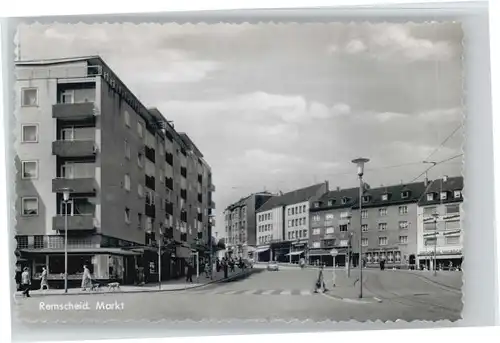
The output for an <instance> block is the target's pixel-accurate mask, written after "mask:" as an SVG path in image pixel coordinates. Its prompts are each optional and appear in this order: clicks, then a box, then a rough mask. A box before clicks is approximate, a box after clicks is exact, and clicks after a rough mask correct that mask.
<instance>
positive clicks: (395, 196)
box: [353, 182, 426, 208]
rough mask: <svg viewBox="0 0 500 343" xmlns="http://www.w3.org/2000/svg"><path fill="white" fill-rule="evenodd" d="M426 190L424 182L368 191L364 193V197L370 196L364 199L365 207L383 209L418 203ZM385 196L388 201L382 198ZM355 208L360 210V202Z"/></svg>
mask: <svg viewBox="0 0 500 343" xmlns="http://www.w3.org/2000/svg"><path fill="white" fill-rule="evenodd" d="M425 188H426V187H425V183H424V182H414V183H409V184H399V185H392V186H385V187H378V188H371V189H367V190H365V192H364V193H363V196H368V198H365V199H364V200H365V201H364V202H363V207H367V208H368V207H383V206H391V205H399V204H406V203H416V202H418V201H419V199H421V198H422V194H423V193H424V192H425ZM385 194H386V195H387V200H383V198H382V196H383V195H385ZM405 196H406V197H405ZM353 208H359V200H358V202H357V203H356V205H355V206H353Z"/></svg>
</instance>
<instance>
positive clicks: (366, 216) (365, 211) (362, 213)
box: [361, 210, 368, 219]
mask: <svg viewBox="0 0 500 343" xmlns="http://www.w3.org/2000/svg"><path fill="white" fill-rule="evenodd" d="M361 218H363V219H366V218H368V210H361Z"/></svg>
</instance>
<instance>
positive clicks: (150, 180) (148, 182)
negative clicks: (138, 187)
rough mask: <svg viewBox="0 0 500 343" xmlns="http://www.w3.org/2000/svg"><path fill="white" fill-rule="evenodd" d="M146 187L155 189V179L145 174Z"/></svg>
mask: <svg viewBox="0 0 500 343" xmlns="http://www.w3.org/2000/svg"><path fill="white" fill-rule="evenodd" d="M145 182H146V187H147V188H149V189H152V190H153V191H154V190H156V180H155V177H154V176H149V175H146V181H145Z"/></svg>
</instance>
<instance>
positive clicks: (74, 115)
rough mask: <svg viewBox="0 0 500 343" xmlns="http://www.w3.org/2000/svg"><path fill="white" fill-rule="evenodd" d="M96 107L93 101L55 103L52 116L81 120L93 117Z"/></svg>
mask: <svg viewBox="0 0 500 343" xmlns="http://www.w3.org/2000/svg"><path fill="white" fill-rule="evenodd" d="M95 115H96V109H95V106H94V103H93V102H82V103H71V104H55V105H52V118H56V119H64V120H80V119H87V118H93V117H94V116H95Z"/></svg>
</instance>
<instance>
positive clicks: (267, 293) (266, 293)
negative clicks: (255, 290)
mask: <svg viewBox="0 0 500 343" xmlns="http://www.w3.org/2000/svg"><path fill="white" fill-rule="evenodd" d="M273 292H274V289H269V290H267V291H264V292H262V293H261V295H271V294H272V293H273Z"/></svg>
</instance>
